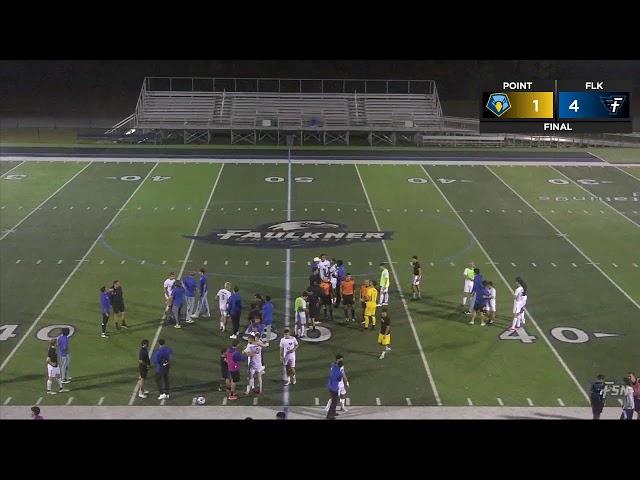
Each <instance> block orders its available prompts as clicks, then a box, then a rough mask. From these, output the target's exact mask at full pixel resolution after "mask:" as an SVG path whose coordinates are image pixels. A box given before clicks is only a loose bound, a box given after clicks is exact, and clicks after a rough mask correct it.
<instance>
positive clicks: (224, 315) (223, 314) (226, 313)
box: [220, 307, 229, 317]
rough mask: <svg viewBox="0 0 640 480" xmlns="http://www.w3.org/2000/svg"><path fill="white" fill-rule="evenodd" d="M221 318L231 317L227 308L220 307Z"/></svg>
mask: <svg viewBox="0 0 640 480" xmlns="http://www.w3.org/2000/svg"><path fill="white" fill-rule="evenodd" d="M220 316H221V317H228V316H229V312H228V311H227V307H224V308H223V307H220Z"/></svg>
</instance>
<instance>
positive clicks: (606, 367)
mask: <svg viewBox="0 0 640 480" xmlns="http://www.w3.org/2000/svg"><path fill="white" fill-rule="evenodd" d="M280 155H282V158H281V159H280V160H274V159H268V160H264V161H260V160H259V159H258V160H256V161H251V160H250V159H248V160H246V161H243V162H238V163H235V162H234V161H230V162H229V161H218V160H211V161H201V162H186V161H184V160H173V161H169V160H166V159H162V160H161V159H153V158H146V159H144V160H141V159H136V160H135V161H128V160H125V159H105V158H96V159H95V160H93V161H85V160H82V161H80V160H77V159H74V158H69V160H68V161H66V162H63V161H42V160H39V159H38V158H31V159H29V160H27V161H24V162H20V161H2V162H0V173H1V179H0V182H1V183H0V208H1V210H0V215H1V216H0V219H1V221H0V227H1V229H2V232H1V234H0V267H1V273H0V275H1V277H0V279H1V286H0V288H1V290H0V294H1V301H0V319H1V320H0V362H1V364H0V404H2V405H33V404H36V403H39V404H41V405H65V404H73V405H105V406H106V405H114V406H115V405H136V406H142V405H158V404H159V403H160V402H159V401H158V400H157V399H156V397H157V394H156V395H153V394H154V393H155V392H156V388H155V383H154V381H153V372H150V374H149V378H148V387H149V390H150V391H151V393H152V394H151V395H150V396H149V397H148V398H147V399H140V398H138V397H136V396H135V395H134V387H135V385H136V381H137V372H138V370H137V350H138V347H139V343H140V341H141V340H142V339H143V338H146V339H149V340H150V341H152V342H153V343H154V344H155V342H156V340H157V339H158V338H165V339H166V341H167V345H169V346H170V347H171V348H172V349H173V351H174V359H173V366H172V369H171V383H172V385H171V397H170V399H169V400H167V401H166V404H167V405H192V402H193V399H194V397H195V396H199V395H203V396H205V397H206V398H207V403H208V404H210V405H223V404H224V405H226V404H227V403H229V404H231V403H233V404H237V405H246V406H249V405H261V406H264V405H270V406H283V405H291V406H309V407H315V406H317V405H322V406H323V405H324V404H325V402H326V400H327V390H326V386H325V384H326V379H327V374H328V370H329V364H330V363H331V361H332V360H333V358H334V356H335V354H337V353H342V354H343V355H344V356H345V368H346V372H347V374H348V376H349V380H350V384H351V387H350V389H349V392H348V397H349V404H350V405H354V406H355V405H362V406H377V405H382V406H406V407H410V406H438V405H442V406H471V405H473V406H492V407H493V406H503V405H504V406H507V407H508V406H534V405H535V406H554V407H557V406H568V407H569V406H586V405H588V396H587V392H588V389H589V385H590V382H591V381H593V379H594V378H595V376H596V375H597V374H600V373H603V374H605V375H606V376H607V377H608V379H611V380H613V381H615V383H620V381H621V378H622V377H623V376H624V375H625V374H626V373H627V372H628V371H631V370H633V369H634V368H635V369H637V366H638V365H640V349H638V348H637V345H638V338H639V335H640V167H637V166H624V167H617V166H613V165H610V164H606V163H604V162H603V163H602V164H601V165H600V166H593V165H591V164H589V166H569V165H568V164H562V161H557V162H549V164H537V165H523V164H520V163H519V162H518V161H517V159H514V161H513V162H511V164H509V163H510V162H509V159H508V158H505V159H504V160H505V161H503V162H495V163H494V164H489V165H485V164H480V163H482V162H481V161H479V162H467V163H468V164H463V163H464V162H460V163H461V164H460V165H458V164H454V165H452V164H450V163H449V164H446V163H437V162H428V161H425V162H421V163H418V162H415V163H409V164H407V163H403V162H399V163H395V164H394V163H393V162H382V161H381V162H375V161H367V160H366V159H362V160H360V161H359V162H358V163H355V162H350V163H347V162H340V161H338V160H336V161H334V162H331V161H330V160H326V159H323V161H318V162H313V160H308V159H306V160H304V161H303V160H300V159H296V157H295V156H294V158H293V164H292V166H291V172H289V168H288V164H287V156H286V152H284V153H280ZM342 160H344V159H342ZM594 160H595V159H594ZM639 160H640V159H639ZM476 163H478V164H476ZM484 163H487V162H484ZM489 163H490V162H489ZM540 163H543V162H540ZM571 165H573V164H571ZM289 173H290V174H291V179H292V181H291V182H290V183H289V181H288V178H289ZM288 187H290V188H288ZM288 215H290V218H291V219H292V220H296V221H298V220H306V221H317V220H320V221H325V222H330V223H334V224H339V225H341V228H342V229H343V230H341V231H348V232H377V231H384V232H389V235H390V238H389V239H387V240H385V241H384V242H383V241H369V242H363V241H360V240H359V239H357V238H356V239H354V240H352V241H349V242H348V243H343V244H338V245H332V243H331V242H330V241H327V242H326V244H325V245H320V246H315V247H313V248H302V247H298V248H291V249H290V256H289V259H290V261H289V262H287V258H288V256H287V252H286V250H285V249H284V248H282V247H280V248H278V247H276V248H273V247H264V248H257V247H256V246H252V245H234V246H228V245H222V244H211V243H208V242H205V241H202V240H191V239H190V238H186V237H187V236H206V235H207V234H208V233H210V232H211V231H213V230H216V231H217V230H224V231H226V230H227V229H245V230H253V229H255V228H256V227H258V226H260V225H265V224H275V223H280V222H284V221H285V220H287V216H288ZM320 253H327V254H328V256H329V258H331V257H335V258H337V259H342V260H343V261H344V262H345V265H346V266H347V271H348V272H350V273H351V274H352V275H353V276H354V277H355V280H356V284H357V285H359V284H360V282H361V280H362V279H364V278H371V279H374V280H376V281H377V280H379V278H380V270H379V267H378V264H379V263H380V262H383V261H384V262H391V265H392V268H391V269H390V274H391V288H390V301H389V311H390V317H391V319H392V351H391V352H389V354H387V356H386V357H385V358H384V360H380V359H379V358H378V356H379V353H380V347H379V346H378V345H377V335H378V329H377V328H376V330H375V331H371V330H369V331H363V330H362V329H361V328H360V326H359V325H358V324H354V323H345V322H344V319H343V317H344V315H343V313H342V310H341V309H338V310H336V311H335V312H334V313H335V320H334V321H333V322H323V323H322V325H321V326H322V330H321V331H322V333H323V335H322V336H321V338H320V339H319V340H320V341H315V342H310V341H301V346H300V348H299V351H298V356H297V359H298V360H297V364H298V365H297V372H298V382H297V384H296V385H295V386H292V387H291V388H287V391H286V393H287V395H285V390H284V388H285V387H283V386H282V381H281V368H280V366H279V362H278V341H279V338H280V334H281V332H282V330H283V328H284V323H285V321H289V322H292V321H293V320H292V319H293V312H292V308H291V307H292V304H293V299H294V298H295V297H296V296H298V295H299V294H300V293H301V292H302V290H304V288H306V287H307V285H308V280H307V279H308V276H309V273H310V267H309V261H310V260H311V259H312V258H313V257H314V256H316V255H319V254H320ZM412 255H418V256H419V258H420V262H421V264H422V268H423V278H422V292H423V295H422V299H421V300H419V301H415V302H414V301H410V298H411V278H412V269H411V266H410V264H409V261H410V258H411V256H412ZM470 260H473V261H475V262H476V264H477V266H479V268H480V269H481V271H482V273H483V275H484V277H485V279H488V280H492V281H493V283H494V285H495V287H496V290H497V311H498V318H497V322H496V323H497V324H496V325H493V326H487V327H481V326H479V325H478V324H477V323H476V325H473V326H472V325H469V324H468V321H469V317H468V316H465V315H464V314H462V313H461V308H460V304H461V299H462V287H463V275H462V272H463V270H464V268H465V266H466V265H467V263H468V262H469V261H470ZM200 267H204V268H206V269H207V271H208V276H209V289H210V290H211V292H210V294H209V302H210V305H211V307H212V318H210V319H207V318H200V319H198V320H197V322H196V323H195V324H194V325H187V326H185V327H184V328H182V329H181V330H176V329H174V328H170V327H162V325H161V314H162V311H163V295H162V282H163V281H164V279H165V278H166V277H167V274H168V273H169V272H170V271H176V272H179V273H182V272H186V271H194V270H197V269H199V268H200ZM516 276H521V277H523V278H524V279H525V280H526V281H527V283H528V286H529V296H528V305H527V307H528V317H527V320H526V324H525V327H524V328H523V329H521V330H519V331H518V332H516V333H512V334H509V333H508V332H506V329H507V328H508V326H510V323H511V309H512V290H513V288H514V279H515V277H516ZM114 279H119V280H120V281H121V282H122V285H123V290H124V298H125V303H126V306H127V322H128V323H129V325H130V326H131V328H129V329H128V330H115V328H114V319H113V318H112V319H111V320H110V323H109V332H110V334H111V336H110V338H108V339H103V338H101V337H100V321H101V317H100V310H99V309H100V306H99V292H98V289H99V287H100V286H102V285H107V286H109V285H111V282H112V281H113V280H114ZM225 281H229V282H231V283H232V284H233V285H238V286H239V287H240V293H241V294H242V297H243V303H244V306H245V310H244V312H243V317H242V322H241V325H242V326H243V327H244V326H245V325H246V312H247V311H248V305H249V303H250V301H251V299H252V297H253V294H254V293H256V292H259V293H262V294H263V295H271V297H272V298H273V302H274V304H275V315H274V322H275V326H276V328H277V331H278V340H274V341H272V342H271V346H270V347H269V348H267V349H266V351H265V352H266V353H265V363H266V366H267V371H266V375H265V377H264V381H265V388H264V390H265V391H264V394H263V395H261V396H259V397H256V396H241V397H240V398H239V399H238V400H236V401H234V402H227V400H226V398H225V395H224V392H219V391H218V384H219V376H220V374H219V370H220V368H219V352H220V350H221V349H222V348H223V347H226V346H228V345H229V343H230V341H231V340H230V339H229V334H228V333H227V334H225V335H220V334H219V332H218V311H217V300H216V299H215V297H214V295H215V292H216V291H217V290H218V289H219V288H221V287H222V285H223V283H224V282H225ZM287 299H289V300H290V305H289V306H287V305H286V301H287ZM287 308H288V309H289V311H287ZM360 312H361V310H360V307H359V305H357V310H356V313H357V314H359V313H360ZM64 325H68V326H71V327H72V329H73V335H72V337H71V341H70V347H71V355H72V357H71V366H70V371H71V376H72V377H73V380H72V382H71V384H70V385H69V387H70V389H71V391H70V392H69V393H62V394H58V395H52V396H47V395H45V391H46V390H45V381H46V378H45V377H46V365H45V358H46V353H47V344H46V340H47V339H48V338H49V336H55V335H57V333H58V332H59V328H60V327H61V326H64ZM243 377H244V375H243ZM245 385H246V378H243V379H242V383H241V385H240V386H239V391H243V390H244V386H245ZM163 402H164V401H163ZM613 403H615V404H616V405H617V403H616V402H615V401H614V402H613ZM609 405H612V402H611V401H610V402H609Z"/></svg>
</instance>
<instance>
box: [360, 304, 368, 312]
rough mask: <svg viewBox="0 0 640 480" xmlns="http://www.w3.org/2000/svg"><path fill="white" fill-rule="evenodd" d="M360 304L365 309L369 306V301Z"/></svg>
mask: <svg viewBox="0 0 640 480" xmlns="http://www.w3.org/2000/svg"><path fill="white" fill-rule="evenodd" d="M360 306H361V307H362V309H363V310H365V309H366V308H367V302H360Z"/></svg>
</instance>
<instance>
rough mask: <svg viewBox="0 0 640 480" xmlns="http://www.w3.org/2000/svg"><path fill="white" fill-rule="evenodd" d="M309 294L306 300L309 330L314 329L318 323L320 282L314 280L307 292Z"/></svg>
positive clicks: (320, 295)
mask: <svg viewBox="0 0 640 480" xmlns="http://www.w3.org/2000/svg"><path fill="white" fill-rule="evenodd" d="M307 291H308V292H309V298H308V300H307V307H308V309H309V319H310V320H311V328H312V329H315V328H316V323H320V322H319V321H318V314H319V313H320V302H321V299H322V288H320V282H319V281H318V280H314V281H313V284H312V285H311V286H310V287H309V288H308V290H307Z"/></svg>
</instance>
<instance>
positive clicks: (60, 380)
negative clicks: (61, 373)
mask: <svg viewBox="0 0 640 480" xmlns="http://www.w3.org/2000/svg"><path fill="white" fill-rule="evenodd" d="M56 380H57V381H58V386H59V387H60V390H62V389H64V387H63V386H62V379H61V378H56Z"/></svg>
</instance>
